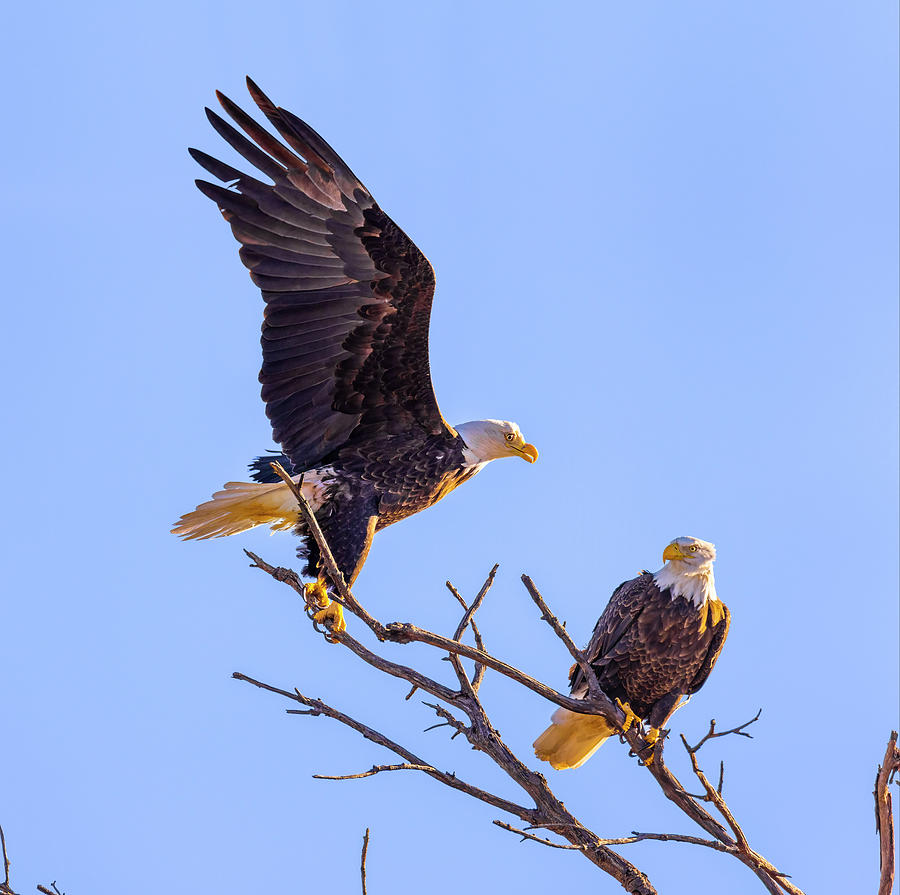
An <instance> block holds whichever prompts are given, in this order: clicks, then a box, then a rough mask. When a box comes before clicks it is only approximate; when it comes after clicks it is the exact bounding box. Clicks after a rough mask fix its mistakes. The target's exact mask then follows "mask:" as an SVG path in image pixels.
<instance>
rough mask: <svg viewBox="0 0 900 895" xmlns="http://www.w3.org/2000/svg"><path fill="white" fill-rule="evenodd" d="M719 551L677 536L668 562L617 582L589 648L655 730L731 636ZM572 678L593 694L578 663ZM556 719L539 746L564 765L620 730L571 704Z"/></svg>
mask: <svg viewBox="0 0 900 895" xmlns="http://www.w3.org/2000/svg"><path fill="white" fill-rule="evenodd" d="M715 556H716V552H715V547H714V546H713V545H712V544H710V543H709V542H708V541H701V540H700V539H699V538H676V539H675V540H674V541H672V543H671V544H669V546H668V547H666V549H665V552H664V553H663V560H664V561H665V565H664V566H663V568H661V569H660V570H659V571H658V572H656V573H651V572H644V573H642V574H641V575H639V576H638V577H637V578H633V579H631V580H630V581H626V582H624V583H623V584H620V585H619V587H617V588H616V590H615V591H614V593H613V595H612V597H611V598H610V600H609V603H608V604H607V607H606V609H604V610H603V614H602V615H601V616H600V618H599V620H598V621H597V625H596V627H595V628H594V634H593V636H592V637H591V641H590V643H589V644H588V645H587V647H586V648H585V655H586V656H587V658H588V661H589V662H590V664H591V666H592V667H593V669H594V671H595V672H596V674H597V680H598V682H599V684H600V687H601V688H602V690H603V692H604V693H606V694H607V696H609V697H610V698H611V699H616V700H619V701H620V702H622V703H627V704H628V706H630V708H631V710H632V711H633V712H634V714H636V715H637V716H638V717H640V718H642V719H645V720H646V721H647V722H648V724H649V725H650V728H651V730H658V728H660V727H661V726H662V725H663V724H664V723H665V722H666V719H667V718H668V717H669V716H670V715H671V714H672V712H673V711H674V710H675V709H676V708H677V707H678V703H679V702H680V700H681V699H682V697H684V696H690V695H691V694H693V693H696V692H697V691H698V690H699V689H700V688H701V687H702V686H703V684H704V683H705V682H706V679H707V677H709V673H710V672H711V671H712V668H713V666H714V665H715V663H716V660H717V659H718V658H719V654H720V653H721V651H722V647H723V646H724V644H725V638H726V636H727V635H728V626H729V624H730V623H731V615H730V613H729V611H728V608H727V607H726V606H725V605H724V603H722V602H721V600H719V598H718V595H717V593H716V586H715V579H714V576H713V561H714V560H715ZM570 684H571V687H572V695H573V696H574V697H576V698H579V699H583V698H584V697H585V696H587V681H586V680H585V677H584V673H583V672H582V670H581V668H580V667H579V666H578V665H575V666H573V668H572V673H571V676H570ZM552 722H553V723H552V724H551V725H550V727H548V728H547V730H545V731H544V732H543V733H542V734H541V735H540V736H539V737H538V738H537V739H536V740H535V742H534V749H535V754H536V755H537V757H538V758H540V759H543V760H545V761H549V762H550V763H551V764H552V765H553V767H554V768H556V769H557V770H561V769H565V768H577V767H580V766H581V765H582V764H584V762H585V761H587V760H588V758H590V757H591V755H593V754H594V752H595V751H596V750H597V749H598V748H599V747H600V745H601V744H602V743H603V741H604V740H606V739H607V738H608V737H610V736H611V735H612V734H614V733H615V732H616V731H615V730H614V729H613V728H611V727H610V726H609V725H608V724H607V723H606V722H605V721H604V720H603V719H602V718H597V716H593V715H579V714H578V713H577V712H570V711H567V710H566V709H558V710H557V711H556V712H555V713H554V715H553V718H552Z"/></svg>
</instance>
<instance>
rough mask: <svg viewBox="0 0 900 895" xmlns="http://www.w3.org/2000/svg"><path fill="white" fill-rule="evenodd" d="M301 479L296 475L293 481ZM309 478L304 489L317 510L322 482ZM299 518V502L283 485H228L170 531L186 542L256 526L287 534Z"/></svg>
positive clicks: (305, 480) (250, 483)
mask: <svg viewBox="0 0 900 895" xmlns="http://www.w3.org/2000/svg"><path fill="white" fill-rule="evenodd" d="M299 478H300V476H294V481H295V482H296V481H298V480H299ZM308 478H309V480H307V478H306V477H305V478H304V481H303V485H302V486H301V487H302V489H303V496H304V497H305V498H306V499H307V500H308V501H309V502H310V505H311V506H312V508H313V509H314V510H315V509H318V507H319V505H320V504H321V483H320V482H319V481H318V478H317V477H312V476H310V477H308ZM299 518H300V517H299V510H298V508H297V501H296V499H295V498H294V495H293V494H291V491H290V489H289V488H288V486H287V485H285V484H284V482H281V481H279V482H277V483H265V484H260V483H256V482H226V483H225V490H224V491H217V492H216V493H215V494H213V496H212V500H208V501H206V503H201V504H200V506H198V507H197V509H196V510H193V511H192V512H190V513H185V515H183V516H182V517H181V518H180V519H179V520H178V522H176V523H175V527H174V528H173V529H172V530H171V531H172V534H175V535H178V536H179V537H181V538H184V540H186V541H187V540H191V539H194V538H196V539H198V540H204V539H206V538H223V537H225V536H226V535H234V534H238V533H239V532H242V531H247V529H249V528H254V527H255V526H257V525H269V526H271V528H272V531H285V530H286V529H290V528H293V527H294V526H295V525H296V524H297V522H298V521H299Z"/></svg>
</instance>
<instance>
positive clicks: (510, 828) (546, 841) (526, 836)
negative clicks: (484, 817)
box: [494, 820, 591, 851]
mask: <svg viewBox="0 0 900 895" xmlns="http://www.w3.org/2000/svg"><path fill="white" fill-rule="evenodd" d="M494 826H495V827H500V829H501V830H508V831H509V832H510V833H517V834H518V835H519V836H521V837H522V841H523V842H524V841H525V840H526V839H530V840H531V841H532V842H540V843H541V845H549V846H550V848H562V849H567V850H570V851H584V850H585V849H586V848H591V845H590V843H587V844H584V845H563V843H561V842H551V841H550V840H549V839H542V838H541V837H540V836H535V835H533V834H532V833H527V832H526V831H525V830H520V829H519V828H518V827H514V826H513V825H512V824H508V823H504V822H503V821H502V820H495V821H494Z"/></svg>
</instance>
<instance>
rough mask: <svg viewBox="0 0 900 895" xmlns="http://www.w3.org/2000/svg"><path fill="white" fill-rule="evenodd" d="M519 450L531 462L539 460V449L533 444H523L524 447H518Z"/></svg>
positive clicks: (524, 458)
mask: <svg viewBox="0 0 900 895" xmlns="http://www.w3.org/2000/svg"><path fill="white" fill-rule="evenodd" d="M517 450H518V451H519V452H520V453H521V454H522V459H523V460H527V461H528V462H529V463H534V462H536V461H537V458H538V449H537V448H536V447H535V446H534V445H533V444H527V443H526V444H523V445H522V447H520V448H517Z"/></svg>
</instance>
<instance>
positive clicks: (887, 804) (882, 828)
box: [874, 730, 900, 895]
mask: <svg viewBox="0 0 900 895" xmlns="http://www.w3.org/2000/svg"><path fill="white" fill-rule="evenodd" d="M898 771H900V749H898V748H897V731H896V730H892V731H891V737H890V739H889V740H888V744H887V750H886V751H885V753H884V761H883V762H882V763H881V764H880V765H879V766H878V773H876V775H875V792H874V796H875V829H876V831H877V832H878V843H879V848H880V851H879V866H880V868H881V882H880V885H879V886H878V895H891V892H892V891H893V889H894V811H893V805H892V804H891V792H890V789H889V787H890V784H891V782H892V781H893V779H894V775H895V774H896V773H897V772H898Z"/></svg>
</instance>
